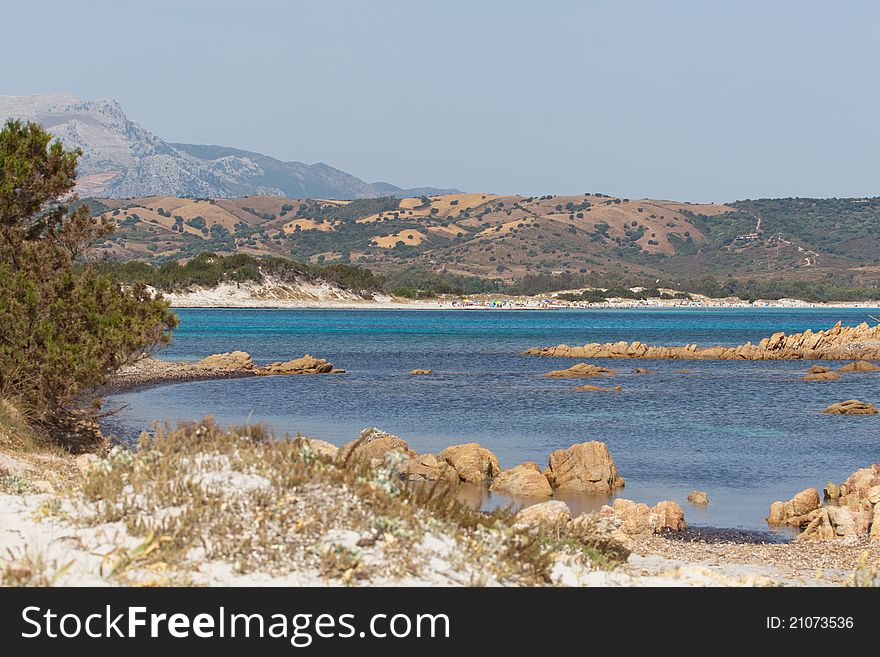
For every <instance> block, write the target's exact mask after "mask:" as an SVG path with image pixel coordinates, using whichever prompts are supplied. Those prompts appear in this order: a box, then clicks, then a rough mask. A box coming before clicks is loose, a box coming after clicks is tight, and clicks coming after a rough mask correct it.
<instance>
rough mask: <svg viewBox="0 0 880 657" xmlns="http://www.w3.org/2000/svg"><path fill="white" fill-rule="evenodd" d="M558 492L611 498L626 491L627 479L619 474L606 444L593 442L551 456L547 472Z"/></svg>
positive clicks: (546, 474)
mask: <svg viewBox="0 0 880 657" xmlns="http://www.w3.org/2000/svg"><path fill="white" fill-rule="evenodd" d="M544 475H545V476H546V477H547V479H548V481H549V482H550V485H551V486H552V487H553V489H554V490H559V491H562V492H581V493H604V494H606V495H609V494H611V493H612V492H613V491H615V490H617V489H618V488H623V486H624V483H625V482H624V479H623V477H621V476H620V475H619V474H618V472H617V466H616V465H615V464H614V459H612V458H611V454H610V453H609V451H608V447H607V446H606V445H605V443H601V442H598V441H595V440H594V441H590V442H585V443H579V444H577V445H572V446H571V447H569V448H568V449H558V450H556V451H555V452H553V453H552V454H550V460H549V464H548V466H547V469H546V470H545V471H544Z"/></svg>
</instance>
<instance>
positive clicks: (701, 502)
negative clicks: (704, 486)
mask: <svg viewBox="0 0 880 657" xmlns="http://www.w3.org/2000/svg"><path fill="white" fill-rule="evenodd" d="M687 499H688V502H690V503H691V504H696V505H697V506H708V505H709V495H708V494H707V493H706V492H705V491H702V490H695V491H693V492H692V493H691V494H690V495H688V498H687Z"/></svg>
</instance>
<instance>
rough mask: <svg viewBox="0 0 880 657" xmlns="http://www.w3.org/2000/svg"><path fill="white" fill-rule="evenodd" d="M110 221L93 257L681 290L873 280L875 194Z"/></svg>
mask: <svg viewBox="0 0 880 657" xmlns="http://www.w3.org/2000/svg"><path fill="white" fill-rule="evenodd" d="M93 212H94V213H95V214H101V215H103V216H104V217H105V218H107V219H108V220H110V221H112V222H114V223H116V225H117V231H116V232H115V233H114V234H113V235H111V236H110V238H108V239H107V240H106V241H105V242H103V243H102V244H100V245H98V248H97V249H96V256H97V257H104V258H109V259H113V260H132V259H136V260H153V261H161V260H165V259H171V258H182V259H189V258H192V257H193V256H194V255H196V254H198V253H201V252H205V251H212V252H217V253H223V254H231V253H246V254H250V255H254V256H261V255H278V256H286V257H292V258H294V259H297V260H301V261H308V262H311V263H315V264H330V263H333V262H350V263H353V264H357V265H364V266H366V267H369V268H370V269H372V270H375V271H377V272H380V273H384V274H392V273H394V272H399V271H401V270H414V271H421V272H424V273H427V274H432V275H434V274H449V275H455V276H476V277H480V278H485V279H500V280H508V281H509V280H511V279H520V278H522V277H523V276H526V275H528V274H572V275H575V276H577V275H583V274H594V273H595V274H603V275H604V274H610V275H612V276H617V277H618V278H620V279H623V278H625V277H630V278H632V277H641V278H643V279H644V278H649V279H650V280H651V281H652V282H653V281H654V280H655V279H664V280H675V281H686V280H693V279H708V278H709V277H712V278H714V279H716V280H719V281H722V282H725V284H726V283H727V282H730V281H735V280H739V281H749V280H755V281H760V282H766V281H772V280H784V281H812V282H814V283H821V284H822V285H842V286H844V287H855V286H876V285H880V199H877V198H875V199H763V200H757V201H736V202H733V203H729V204H726V205H720V204H693V203H685V202H679V201H667V200H651V199H640V200H635V199H627V198H617V197H613V196H608V195H605V194H588V195H580V196H553V195H547V196H541V197H522V196H494V195H492V194H448V195H435V196H430V197H428V198H425V197H421V198H404V199H394V198H388V197H385V198H379V199H376V198H374V199H360V200H353V201H329V200H324V201H315V200H298V199H286V198H279V197H271V196H255V197H249V198H241V199H216V200H206V199H183V198H175V197H168V196H166V197H149V198H139V199H129V200H126V201H120V200H112V199H108V200H102V201H95V202H94V203H93Z"/></svg>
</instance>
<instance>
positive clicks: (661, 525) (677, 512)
mask: <svg viewBox="0 0 880 657" xmlns="http://www.w3.org/2000/svg"><path fill="white" fill-rule="evenodd" d="M651 512H652V513H653V515H654V533H655V534H659V533H661V532H682V531H684V530H685V529H687V523H686V522H685V520H684V509H682V508H681V506H680V505H679V504H677V503H676V502H670V501H668V500H664V501H663V502H657V504H655V505H654V508H653V509H651Z"/></svg>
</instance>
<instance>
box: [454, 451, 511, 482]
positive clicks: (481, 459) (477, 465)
mask: <svg viewBox="0 0 880 657" xmlns="http://www.w3.org/2000/svg"><path fill="white" fill-rule="evenodd" d="M440 458H441V459H443V460H444V461H446V462H447V463H448V464H449V465H451V466H452V468H453V469H454V470H455V471H456V472H457V473H458V477H459V479H461V480H462V481H466V482H468V483H471V484H481V483H483V482H484V481H486V480H487V479H491V478H492V477H494V476H495V475H497V474H498V473H499V472H501V466H500V465H498V458H497V457H496V456H495V455H494V454H493V453H492V452H490V451H489V450H488V449H486V448H485V447H480V445H478V444H477V443H466V444H464V445H453V446H451V447H447V448H446V449H444V450H443V451H442V452H440Z"/></svg>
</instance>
